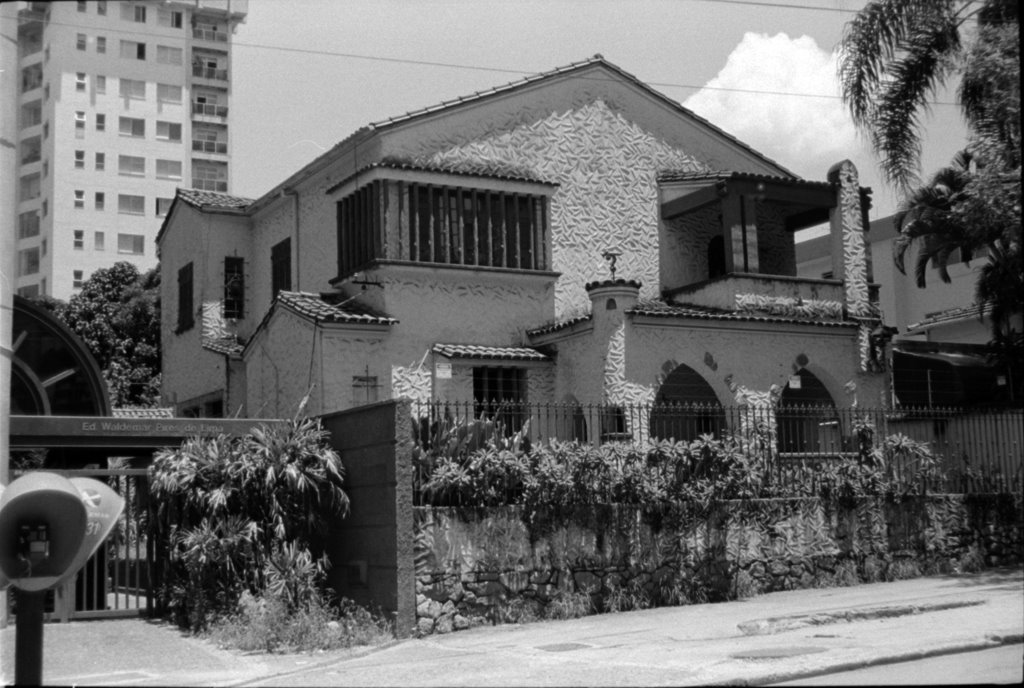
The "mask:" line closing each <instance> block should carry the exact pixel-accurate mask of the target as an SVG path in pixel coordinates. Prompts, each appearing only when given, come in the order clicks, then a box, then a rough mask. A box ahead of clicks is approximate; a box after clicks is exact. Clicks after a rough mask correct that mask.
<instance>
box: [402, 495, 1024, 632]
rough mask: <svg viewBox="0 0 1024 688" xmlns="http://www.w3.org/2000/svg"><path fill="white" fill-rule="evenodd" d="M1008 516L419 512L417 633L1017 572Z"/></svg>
mask: <svg viewBox="0 0 1024 688" xmlns="http://www.w3.org/2000/svg"><path fill="white" fill-rule="evenodd" d="M1020 511H1021V504H1020V503H1019V502H1017V503H1015V502H1014V499H1013V498H1012V497H1011V496H1008V495H931V496H928V497H915V498H907V499H904V500H903V501H901V502H892V501H888V500H885V499H882V498H865V499H861V500H859V501H858V502H857V503H855V504H852V505H838V504H835V503H828V502H823V501H821V500H818V499H773V500H753V501H733V502H722V503H719V504H716V505H713V506H712V507H711V509H710V510H709V511H708V512H707V513H700V512H698V511H697V510H696V509H695V508H692V507H687V506H675V507H668V508H664V509H642V508H637V507H631V506H619V505H598V506H593V507H580V508H576V509H567V510H565V511H564V512H562V513H553V512H552V513H534V514H525V513H523V511H522V510H521V509H520V508H519V507H498V508H489V509H472V508H462V509H457V508H432V507H418V508H416V509H415V514H414V521H415V554H414V558H415V569H416V605H417V632H418V633H419V634H421V635H426V634H430V633H447V632H450V631H453V630H461V629H464V628H469V627H470V626H474V625H480V624H490V623H502V622H507V621H520V620H524V619H531V618H534V619H536V618H561V617H564V616H565V615H566V614H567V612H566V609H567V608H570V607H573V605H575V607H576V609H577V611H578V612H579V610H583V611H582V613H588V612H587V610H604V611H614V610H616V609H623V608H631V607H643V606H654V605H664V604H686V603H690V602H704V601H715V600H722V599H734V598H736V597H744V596H748V595H752V594H757V593H760V592H770V591H773V590H788V589H798V588H808V587H812V586H834V585H851V584H855V583H857V582H859V581H878V580H896V579H900V578H911V577H915V576H919V575H924V574H928V573H935V572H949V571H958V570H962V569H965V568H980V567H983V566H986V565H988V566H992V565H1003V564H1015V563H1019V562H1020V561H1021V560H1022V552H1024V538H1022V524H1021V513H1020ZM576 615H579V613H577V614H576Z"/></svg>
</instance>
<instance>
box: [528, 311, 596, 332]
mask: <svg viewBox="0 0 1024 688" xmlns="http://www.w3.org/2000/svg"><path fill="white" fill-rule="evenodd" d="M593 317H594V316H593V314H592V313H586V314H584V315H577V316H576V317H574V318H569V319H568V320H563V321H561V322H556V323H551V324H550V325H542V326H541V327H538V328H536V329H533V330H527V331H526V334H527V335H528V336H530V337H534V336H537V335H542V334H549V333H551V332H557V331H558V330H562V329H565V328H567V327H572V326H573V325H575V324H576V323H581V322H586V321H588V320H590V319H591V318H593Z"/></svg>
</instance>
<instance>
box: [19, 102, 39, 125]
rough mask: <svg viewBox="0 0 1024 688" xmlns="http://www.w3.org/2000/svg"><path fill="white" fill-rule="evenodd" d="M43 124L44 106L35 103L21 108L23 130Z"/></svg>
mask: <svg viewBox="0 0 1024 688" xmlns="http://www.w3.org/2000/svg"><path fill="white" fill-rule="evenodd" d="M42 122H43V104H42V102H41V101H38V100H36V101H33V102H31V103H27V104H25V105H22V106H21V128H22V129H24V128H25V127H33V126H36V125H37V124H42Z"/></svg>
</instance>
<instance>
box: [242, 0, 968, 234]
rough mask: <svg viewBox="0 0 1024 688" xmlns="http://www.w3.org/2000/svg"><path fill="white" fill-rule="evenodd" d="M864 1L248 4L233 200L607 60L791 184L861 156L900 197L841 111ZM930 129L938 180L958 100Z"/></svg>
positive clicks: (886, 210)
mask: <svg viewBox="0 0 1024 688" xmlns="http://www.w3.org/2000/svg"><path fill="white" fill-rule="evenodd" d="M864 4H866V3H865V0H750V1H746V0H249V13H248V16H247V18H246V22H245V24H243V25H241V26H240V27H239V28H238V30H237V31H236V33H235V36H234V38H233V41H234V47H233V54H234V58H233V65H232V79H233V89H234V90H233V92H232V137H233V139H232V156H233V165H232V167H233V169H232V193H234V194H236V195H239V196H246V197H250V198H258V197H259V196H261V195H263V194H264V193H266V192H267V191H269V190H270V189H272V188H273V187H274V186H275V185H277V184H279V183H281V182H283V181H284V180H285V179H286V178H287V177H288V176H289V175H290V174H292V173H294V172H296V171H298V170H299V169H301V168H302V167H303V166H304V165H306V164H307V163H309V162H311V161H312V160H313V159H315V158H316V157H317V156H318V155H320V154H321V153H322V152H324V151H325V150H327V149H329V148H330V147H331V146H333V145H334V144H336V143H338V142H339V141H341V140H342V139H344V138H345V137H347V136H348V135H349V134H351V133H352V132H354V131H355V130H356V129H358V128H360V127H362V126H365V125H367V124H370V123H372V122H377V121H380V120H383V119H386V118H388V117H393V116H396V115H401V114H404V113H406V112H409V111H411V110H417V109H420V108H422V107H427V106H431V105H436V104H438V103H440V102H442V101H444V100H449V99H452V98H456V97H458V96H463V95H469V94H471V93H473V92H475V91H479V90H485V89H488V88H492V87H494V86H499V85H503V84H507V83H509V82H512V81H516V80H518V79H520V78H522V77H524V76H527V75H529V74H535V73H539V72H545V71H549V70H551V69H554V68H556V67H560V66H564V65H567V64H570V63H572V62H578V61H580V60H584V59H587V58H589V57H592V56H593V55H595V54H597V53H600V54H601V55H603V56H604V58H605V59H607V60H609V61H610V62H612V63H614V64H616V65H617V66H619V67H620V68H622V69H624V70H625V71H627V72H629V73H631V74H633V75H634V76H636V77H637V78H638V79H640V80H641V81H644V82H646V83H647V84H648V85H650V86H651V87H653V88H654V89H655V90H657V91H659V92H661V93H662V94H664V95H666V96H668V97H669V98H671V99H673V100H675V101H677V102H679V103H681V104H682V105H684V106H685V107H687V108H689V109H691V110H693V111H694V112H696V113H697V114H698V115H700V116H702V117H704V118H706V119H708V120H710V121H711V122H713V123H714V124H715V125H717V126H718V127H720V128H721V129H724V130H725V131H727V132H729V133H730V134H732V135H733V136H736V137H737V138H739V139H740V140H741V141H743V142H745V143H746V144H748V145H750V146H751V147H753V148H754V149H756V150H758V151H760V152H761V153H763V154H764V155H766V156H768V157H769V158H772V159H773V160H775V161H776V162H778V163H780V164H782V165H783V166H784V167H786V168H788V169H790V170H792V171H793V172H795V173H797V174H799V175H801V176H803V177H804V178H806V179H811V180H819V181H820V180H824V179H825V176H826V173H827V172H828V169H829V168H830V167H831V166H832V165H833V164H834V163H836V162H838V161H840V160H843V159H846V158H849V159H850V160H852V161H853V162H854V164H855V165H856V166H857V168H858V170H859V171H860V175H861V184H862V185H863V186H870V187H871V188H872V189H873V190H874V196H873V198H874V207H873V209H872V211H871V217H872V219H875V218H879V217H884V216H886V215H889V214H891V213H892V212H894V210H895V209H896V206H897V204H898V201H899V199H898V197H897V196H896V195H895V194H894V193H893V192H892V191H891V190H890V188H889V187H888V185H886V184H885V183H884V182H883V181H882V179H881V176H880V174H879V172H878V166H877V161H876V159H875V157H874V156H873V154H872V153H871V151H870V146H869V145H868V143H867V142H866V140H865V139H864V137H863V136H862V135H861V134H858V132H857V131H856V130H855V129H854V126H853V123H852V121H851V120H850V117H849V115H848V114H847V113H846V111H845V109H844V107H843V104H842V102H841V100H840V99H839V97H838V95H839V86H838V80H837V78H836V76H835V75H836V54H835V49H836V46H837V44H838V42H839V40H840V39H841V37H842V32H843V27H844V25H845V23H846V22H847V21H849V20H850V19H852V17H853V16H854V14H855V12H856V10H858V9H860V8H861V7H863V5H864ZM938 101H939V102H937V103H936V104H935V105H933V107H932V108H931V111H930V113H929V114H928V115H927V116H925V117H924V119H923V122H924V124H925V126H926V137H925V142H924V155H923V165H922V170H923V173H924V176H927V175H928V174H930V173H931V172H933V171H934V170H936V169H938V168H939V167H941V166H943V165H945V164H947V163H948V162H949V161H950V160H951V159H952V157H953V155H954V154H955V152H956V151H957V150H959V149H960V148H962V147H963V145H964V143H965V140H966V138H965V137H966V131H965V129H964V126H963V124H962V120H961V116H960V111H959V109H958V108H957V107H956V106H955V105H954V104H953V103H954V101H955V97H954V95H953V94H952V93H944V94H940V96H939V98H938Z"/></svg>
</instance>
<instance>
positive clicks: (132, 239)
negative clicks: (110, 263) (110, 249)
mask: <svg viewBox="0 0 1024 688" xmlns="http://www.w3.org/2000/svg"><path fill="white" fill-rule="evenodd" d="M145 246H146V237H144V236H143V235H141V234H118V235H117V252H118V253H126V254H130V255H133V256H141V255H142V254H143V251H144V250H145Z"/></svg>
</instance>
